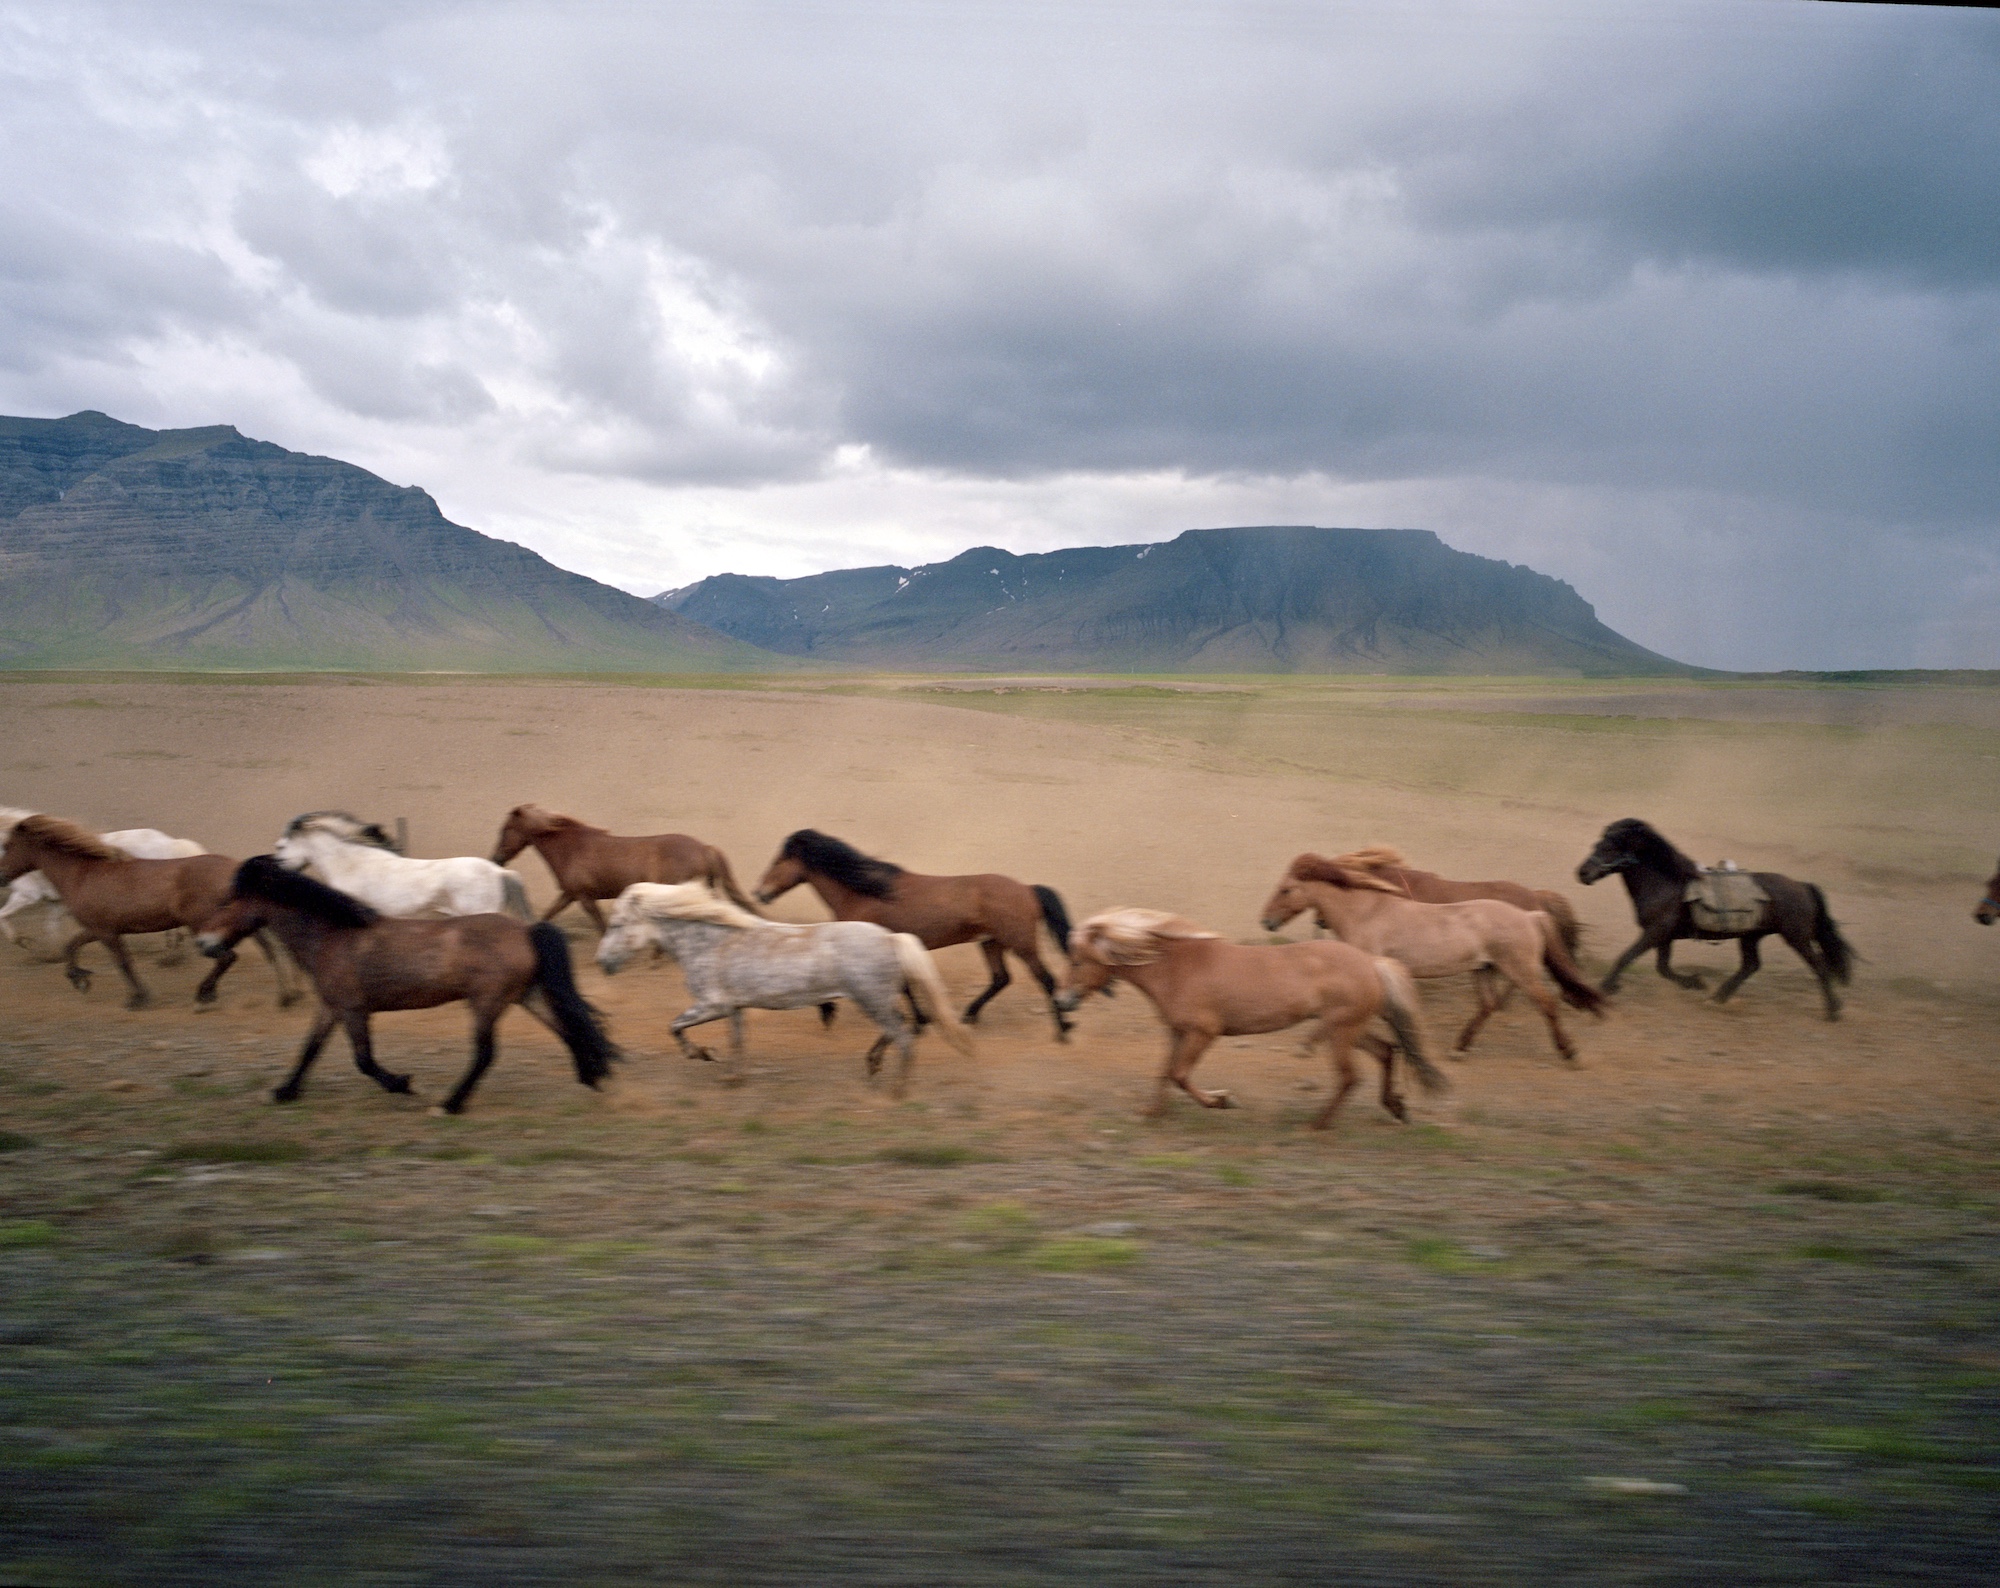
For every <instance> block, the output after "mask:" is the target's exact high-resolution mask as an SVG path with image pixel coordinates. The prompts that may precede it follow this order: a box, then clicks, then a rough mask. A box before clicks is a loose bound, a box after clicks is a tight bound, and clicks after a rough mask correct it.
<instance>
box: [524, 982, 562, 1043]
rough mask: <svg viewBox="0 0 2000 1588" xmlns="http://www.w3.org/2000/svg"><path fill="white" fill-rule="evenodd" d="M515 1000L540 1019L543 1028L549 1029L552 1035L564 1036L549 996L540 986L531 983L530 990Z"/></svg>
mask: <svg viewBox="0 0 2000 1588" xmlns="http://www.w3.org/2000/svg"><path fill="white" fill-rule="evenodd" d="M515 1002H516V1003H518V1004H519V1005H520V1006H521V1007H522V1008H523V1009H525V1010H527V1011H528V1013H529V1014H530V1015H532V1016H533V1017H534V1018H535V1019H536V1020H538V1021H540V1022H541V1024H542V1027H543V1029H545V1030H546V1031H548V1032H549V1033H550V1034H551V1035H552V1036H556V1037H561V1036H562V1034H563V1030H562V1027H561V1026H559V1025H557V1024H556V1021H555V1015H554V1014H553V1013H552V1012H551V1010H550V1009H549V1000H548V996H547V995H546V994H545V993H544V992H543V991H542V989H541V988H540V987H537V986H533V985H530V986H529V988H528V990H527V991H526V992H524V993H522V994H521V996H520V997H519V998H517V999H516V1000H515Z"/></svg>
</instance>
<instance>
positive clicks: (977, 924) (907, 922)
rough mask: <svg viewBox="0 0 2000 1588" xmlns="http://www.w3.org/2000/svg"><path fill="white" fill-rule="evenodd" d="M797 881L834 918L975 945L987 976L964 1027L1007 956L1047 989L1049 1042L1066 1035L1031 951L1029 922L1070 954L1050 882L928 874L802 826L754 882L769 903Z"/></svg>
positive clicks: (932, 943) (998, 984)
mask: <svg viewBox="0 0 2000 1588" xmlns="http://www.w3.org/2000/svg"><path fill="white" fill-rule="evenodd" d="M801 882H804V883H809V884H810V885H811V887H812V890H813V892H815V893H817V894H818V895H819V896H820V899H821V901H822V902H823V903H824V904H825V905H826V907H827V908H828V909H829V910H831V911H833V915H834V919H835V920H837V921H873V922H874V923H875V924H876V925H877V926H885V927H887V928H888V929H889V930H890V931H892V932H908V933H910V934H911V935H912V936H914V937H916V938H918V939H919V940H920V941H921V942H922V943H923V945H924V947H925V948H929V949H939V948H950V947H951V946H952V945H953V944H955V943H977V944H978V945H979V949H980V952H981V953H983V954H984V955H985V956H986V969H987V972H988V974H989V975H990V977H991V978H992V979H991V981H990V982H989V983H988V985H987V988H986V991H984V992H983V993H981V994H980V995H979V996H978V997H977V998H975V999H973V1000H972V1002H971V1003H970V1004H968V1005H966V1009H965V1020H966V1023H967V1024H968V1025H970V1024H972V1023H974V1022H975V1021H977V1020H978V1019H979V1011H980V1010H982V1009H984V1008H985V1007H986V1005H987V1003H988V1002H989V1001H991V999H992V998H993V997H994V996H995V995H996V994H997V993H999V991H1000V990H1001V989H1002V988H1003V987H1005V986H1006V985H1007V984H1008V983H1009V982H1010V981H1012V980H1013V978H1012V977H1011V976H1009V975H1008V974H1007V957H1006V956H1007V954H1008V953H1010V952H1011V953H1012V954H1013V955H1014V956H1015V957H1016V958H1018V959H1019V960H1020V961H1021V963H1022V964H1024V965H1026V966H1027V967H1028V971H1029V974H1031V975H1032V976H1033V977H1034V978H1035V980H1036V981H1038V982H1039V983H1041V987H1042V991H1043V992H1045V993H1046V994H1048V998H1049V1010H1050V1012H1051V1013H1052V1014H1053V1015H1054V1016H1055V1022H1056V1040H1057V1041H1058V1042H1067V1041H1068V1040H1069V1032H1070V1024H1071V1023H1070V1021H1069V1020H1068V1019H1067V1018H1066V1017H1065V1015H1064V1013H1063V1010H1062V1008H1061V1006H1060V1005H1058V1004H1057V1002H1056V979H1055V977H1053V976H1051V975H1050V974H1049V971H1048V967H1047V966H1045V965H1044V964H1043V963H1042V957H1041V955H1040V954H1039V953H1038V952H1036V946H1035V928H1036V926H1037V925H1038V924H1045V925H1046V926H1047V927H1048V929H1049V932H1050V934H1051V935H1052V936H1054V938H1055V940H1056V944H1057V946H1058V947H1060V948H1061V949H1062V951H1063V954H1064V955H1065V956H1066V957H1067V955H1068V954H1069V912H1068V911H1067V910H1065V909H1064V908H1063V902H1062V900H1061V899H1060V898H1059V897H1057V895H1056V891H1055V889H1053V888H1045V887H1043V886H1041V884H1039V883H1037V884H1035V885H1034V886H1033V887H1030V886H1029V885H1028V884H1027V883H1025V882H1016V881H1015V880H1014V879H1013V878H1012V877H1002V876H996V875H995V874H993V873H991V872H984V873H980V874H978V875H975V876H967V877H927V876H924V875H922V874H921V873H919V872H915V871H905V870H904V869H903V868H902V867H901V866H898V865H892V864H891V863H890V862H889V861H886V860H876V859H874V858H872V857H870V856H868V855H864V854H863V853H862V852H861V851H860V850H858V849H856V848H855V847H854V846H853V845H852V844H846V843H843V842H841V840H840V839H838V838H831V837H828V836H827V835H826V834H825V833H820V832H814V831H813V829H812V828H810V827H802V828H800V829H799V830H798V831H797V832H795V833H793V834H792V835H791V837H789V838H787V839H786V840H785V842H784V845H783V847H782V848H780V849H779V850H778V856H777V858H776V859H775V860H773V861H772V862H771V864H770V867H769V868H768V869H767V870H766V871H765V873H764V875H763V877H762V879H761V880H760V881H759V882H758V884H757V890H756V891H757V897H758V899H759V900H760V901H761V902H762V903H765V904H769V903H770V902H771V901H772V900H774V899H776V898H777V897H779V895H781V894H784V893H788V892H790V891H791V890H792V889H793V888H796V887H797V886H798V885H799V884H800V883H801Z"/></svg>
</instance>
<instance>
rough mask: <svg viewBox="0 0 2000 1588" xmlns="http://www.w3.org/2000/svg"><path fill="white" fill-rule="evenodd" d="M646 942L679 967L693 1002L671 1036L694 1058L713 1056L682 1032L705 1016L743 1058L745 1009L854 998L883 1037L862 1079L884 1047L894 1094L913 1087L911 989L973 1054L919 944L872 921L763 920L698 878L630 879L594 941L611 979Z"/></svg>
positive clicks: (877, 1065) (878, 1062)
mask: <svg viewBox="0 0 2000 1588" xmlns="http://www.w3.org/2000/svg"><path fill="white" fill-rule="evenodd" d="M648 946H651V947H653V948H656V949H659V950H661V951H663V952H665V953H668V954H671V955H672V956H673V957H674V958H675V959H677V960H678V961H680V967H681V974H682V976H683V977H684V978H685V979H686V981H687V986H688V991H689V993H691V994H692V995H693V996H694V998H695V1000H696V1001H695V1005H694V1007H693V1008H692V1009H690V1010H688V1011H687V1012H686V1013H685V1014H682V1015H679V1016H677V1017H676V1018H675V1020H674V1023H673V1033H674V1040H675V1041H676V1042H678V1043H679V1044H680V1046H681V1052H683V1053H685V1054H686V1055H687V1056H688V1057H689V1058H691V1059H707V1058H713V1057H714V1055H713V1054H711V1053H710V1052H709V1051H708V1049H706V1048H701V1047H696V1046H695V1045H694V1044H693V1043H691V1042H689V1041H688V1039H687V1037H686V1036H685V1035H683V1033H684V1032H686V1031H687V1030H688V1029H689V1028H690V1027H693V1026H700V1025H706V1024H708V1022H709V1021H711V1020H721V1019H724V1018H725V1017H726V1018H727V1019H728V1021H729V1033H730V1039H731V1040H730V1051H731V1053H732V1055H733V1057H734V1058H735V1059H736V1060H737V1061H738V1062H740V1061H741V1060H742V1057H743V1011H744V1010H745V1009H803V1008H805V1007H807V1006H808V1005H810V1004H818V1005H820V1006H821V1011H822V1013H823V1014H828V1015H830V1009H829V1007H828V1005H829V1001H830V1000H832V999H835V998H840V997H848V998H852V999H853V1000H854V1001H855V1002H856V1003H857V1004H859V1005H860V1006H861V1008H862V1010H863V1011H864V1012H865V1013H866V1014H867V1016H868V1018H869V1019H871V1020H873V1021H874V1022H875V1024H876V1025H878V1026H880V1027H881V1028H882V1035H880V1036H879V1037H877V1038H876V1039H875V1045H874V1046H873V1047H872V1048H870V1049H869V1050H868V1073H869V1074H870V1075H874V1074H875V1073H876V1072H877V1071H878V1070H880V1069H881V1067H882V1056H883V1054H884V1053H885V1052H887V1050H888V1048H889V1045H890V1043H892V1042H893V1043H894V1044H895V1045H896V1052H897V1056H898V1061H899V1062H898V1065H897V1069H896V1080H895V1086H894V1090H895V1094H896V1096H898V1097H901V1096H902V1095H903V1093H904V1091H905V1090H906V1089H907V1088H908V1086H909V1084H910V1061H911V1059H912V1058H913V1056H914V1050H915V1045H916V1031H915V1029H914V1027H913V1025H912V1022H911V1021H910V1020H909V1019H908V1018H906V1017H905V1016H904V1014H903V1010H902V1006H901V1005H900V1004H899V1003H898V1002H897V998H898V996H899V995H900V994H901V993H903V992H905V991H909V992H910V993H911V994H912V1004H913V1007H914V1001H915V995H916V994H917V993H921V994H922V995H923V1001H924V1003H926V1004H928V1005H929V1006H930V1018H931V1020H933V1021H935V1022H936V1023H937V1025H938V1026H939V1027H940V1028H942V1030H943V1031H944V1035H945V1040H946V1041H947V1042H949V1043H950V1044H951V1045H952V1046H953V1047H955V1048H957V1049H958V1051H959V1052H961V1053H970V1052H971V1051H972V1034H971V1033H970V1032H969V1031H968V1030H967V1029H966V1027H965V1024H964V1022H962V1021H961V1020H960V1019H959V1018H958V1016H957V1014H956V1013H955V1012H954V1011H953V1010H952V1007H951V999H950V998H949V997H948V996H947V995H946V993H945V990H944V982H943V980H942V979H941V978H940V977H939V976H938V972H937V966H936V965H934V964H933V963H932V962H931V956H930V953H929V952H928V951H927V950H926V949H925V948H924V945H923V943H922V941H921V940H920V939H918V938H916V937H913V936H911V935H910V934H909V933H908V932H891V931H888V930H887V929H885V928H883V927H879V926H877V925H875V923H874V922H872V921H822V922H820V923H818V924H817V925H814V926H790V925H787V924H785V923H783V922H780V921H767V920H765V919H764V918H763V917H762V916H758V915H752V914H751V913H750V912H749V911H748V910H745V909H741V908H739V907H738V906H736V905H734V904H731V903H730V902H729V901H728V900H727V899H724V898H722V897H721V896H720V895H718V894H716V893H714V892H712V891H710V889H709V887H708V885H707V884H706V883H703V882H680V883H673V884H667V883H660V882H635V883H633V884H632V886H631V887H629V888H627V889H626V890H625V891H624V892H623V893H621V894H619V895H618V902H617V903H616V904H614V905H613V906H612V909H611V926H610V929H609V930H608V931H607V932H606V933H605V934H604V938H603V941H602V942H600V943H599V944H598V945H597V963H598V967H599V968H600V969H601V970H602V971H603V972H604V973H605V975H607V976H611V975H616V974H617V972H618V971H620V970H621V969H623V968H624V966H625V965H626V964H627V962H629V961H630V960H631V958H632V956H633V955H634V954H636V953H638V952H640V951H641V950H642V949H644V948H646V947H648Z"/></svg>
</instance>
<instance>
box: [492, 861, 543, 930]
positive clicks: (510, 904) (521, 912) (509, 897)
mask: <svg viewBox="0 0 2000 1588" xmlns="http://www.w3.org/2000/svg"><path fill="white" fill-rule="evenodd" d="M500 904H501V908H502V909H504V910H505V911H506V912H507V913H508V914H509V915H511V916H513V917H515V918H516V919H517V920H522V921H532V920H533V919H534V918H535V912H534V910H533V909H531V908H530V907H529V905H528V890H527V888H526V887H524V886H523V885H522V882H521V879H520V878H519V877H517V876H515V875H514V873H513V872H511V871H505V870H503V871H502V872H501V873H500Z"/></svg>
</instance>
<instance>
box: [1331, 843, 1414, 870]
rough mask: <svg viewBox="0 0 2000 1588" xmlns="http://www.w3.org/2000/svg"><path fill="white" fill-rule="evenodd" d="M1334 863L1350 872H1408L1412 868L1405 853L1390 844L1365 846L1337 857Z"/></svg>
mask: <svg viewBox="0 0 2000 1588" xmlns="http://www.w3.org/2000/svg"><path fill="white" fill-rule="evenodd" d="M1333 863H1334V864H1335V865H1337V866H1346V867H1347V868H1348V869H1349V870H1350V871H1390V870H1396V871H1407V870H1409V868H1410V863H1409V861H1407V860H1405V859H1404V858H1403V851H1402V850H1400V849H1397V848H1395V847H1394V846H1392V845H1390V844H1363V845H1362V846H1361V847H1360V848H1359V849H1350V850H1348V852H1347V853H1346V854H1344V855H1335V856H1334V857H1333Z"/></svg>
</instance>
